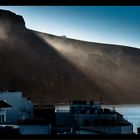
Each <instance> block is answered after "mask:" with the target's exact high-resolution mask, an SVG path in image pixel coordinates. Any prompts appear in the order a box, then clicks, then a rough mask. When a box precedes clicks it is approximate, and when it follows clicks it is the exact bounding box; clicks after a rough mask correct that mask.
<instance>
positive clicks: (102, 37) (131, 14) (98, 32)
mask: <svg viewBox="0 0 140 140" xmlns="http://www.w3.org/2000/svg"><path fill="white" fill-rule="evenodd" d="M0 9H6V10H11V11H13V12H15V13H16V14H20V15H22V16H23V17H24V20H25V22H26V27H27V28H30V29H33V30H37V31H41V32H46V33H50V34H54V35H66V36H67V37H69V38H75V39H80V40H85V41H92V42H100V43H109V44H120V45H126V46H131V47H137V48H140V6H0Z"/></svg>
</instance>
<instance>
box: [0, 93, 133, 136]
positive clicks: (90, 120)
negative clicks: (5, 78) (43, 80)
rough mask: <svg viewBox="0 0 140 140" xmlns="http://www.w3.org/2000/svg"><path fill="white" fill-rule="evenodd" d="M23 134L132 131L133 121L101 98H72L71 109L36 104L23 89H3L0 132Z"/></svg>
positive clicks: (0, 101)
mask: <svg viewBox="0 0 140 140" xmlns="http://www.w3.org/2000/svg"><path fill="white" fill-rule="evenodd" d="M8 132H9V133H12V134H21V135H28V134H31V135H32V134H33V135H68V134H69V135H81V134H93V135H100V134H133V125H132V124H131V123H130V122H129V121H127V120H126V119H124V118H123V115H122V114H120V113H118V112H116V111H115V109H112V110H111V109H108V108H102V104H101V103H100V102H94V101H77V100H76V101H71V102H70V103H69V105H68V109H67V110H64V109H63V108H58V107H57V106H54V105H47V104H33V103H32V101H31V100H30V99H27V98H26V97H24V96H23V95H22V92H0V133H3V134H4V133H8Z"/></svg>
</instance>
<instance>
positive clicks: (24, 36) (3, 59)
mask: <svg viewBox="0 0 140 140" xmlns="http://www.w3.org/2000/svg"><path fill="white" fill-rule="evenodd" d="M0 25H1V26H0V90H21V91H23V92H24V94H25V95H26V96H28V97H30V98H31V99H32V100H33V102H40V103H43V102H48V103H49V102H52V103H56V102H66V101H69V100H70V99H88V100H99V98H100V97H102V98H103V101H104V103H108V104H125V103H130V104H131V103H139V102H140V98H139V97H140V94H139V91H140V75H139V69H140V50H139V49H135V48H130V47H126V46H118V45H108V44H100V43H91V42H84V41H78V40H74V39H69V38H64V37H58V36H53V35H49V34H44V33H39V32H36V31H31V30H28V29H27V28H26V27H25V22H24V19H23V18H22V17H21V16H18V15H16V14H14V13H12V12H9V11H3V10H0Z"/></svg>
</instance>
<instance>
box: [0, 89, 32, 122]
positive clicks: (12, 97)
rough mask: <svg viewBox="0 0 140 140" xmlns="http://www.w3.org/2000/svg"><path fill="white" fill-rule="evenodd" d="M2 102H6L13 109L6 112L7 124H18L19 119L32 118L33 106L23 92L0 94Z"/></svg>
mask: <svg viewBox="0 0 140 140" xmlns="http://www.w3.org/2000/svg"><path fill="white" fill-rule="evenodd" d="M0 100H5V101H6V102H7V103H8V104H10V105H11V106H12V107H11V108H10V109H7V111H6V115H7V116H6V122H7V123H8V122H9V123H12V124H13V123H16V122H17V120H18V119H28V118H30V117H32V112H33V111H32V110H33V105H32V102H31V101H30V100H28V99H27V98H25V97H23V96H22V92H8V91H7V92H0Z"/></svg>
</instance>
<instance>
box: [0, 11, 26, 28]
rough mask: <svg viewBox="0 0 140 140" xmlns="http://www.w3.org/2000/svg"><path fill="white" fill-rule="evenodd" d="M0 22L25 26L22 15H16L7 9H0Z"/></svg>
mask: <svg viewBox="0 0 140 140" xmlns="http://www.w3.org/2000/svg"><path fill="white" fill-rule="evenodd" d="M0 22H6V23H11V24H15V25H16V26H17V25H20V26H22V27H25V21H24V19H23V17H22V16H20V15H16V14H15V13H13V12H11V11H8V10H2V9H0Z"/></svg>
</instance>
